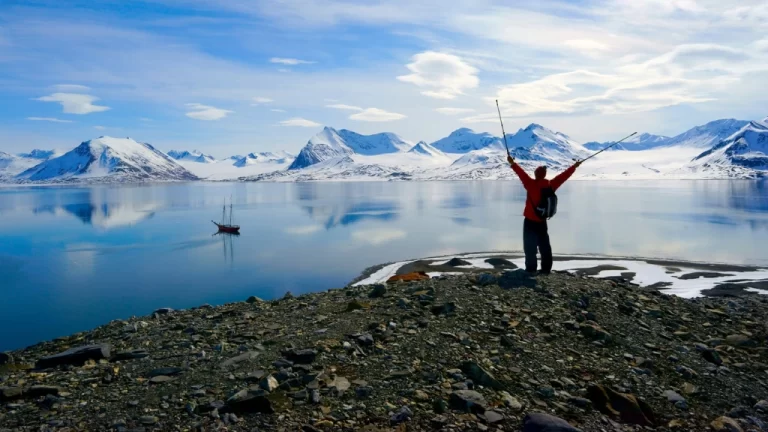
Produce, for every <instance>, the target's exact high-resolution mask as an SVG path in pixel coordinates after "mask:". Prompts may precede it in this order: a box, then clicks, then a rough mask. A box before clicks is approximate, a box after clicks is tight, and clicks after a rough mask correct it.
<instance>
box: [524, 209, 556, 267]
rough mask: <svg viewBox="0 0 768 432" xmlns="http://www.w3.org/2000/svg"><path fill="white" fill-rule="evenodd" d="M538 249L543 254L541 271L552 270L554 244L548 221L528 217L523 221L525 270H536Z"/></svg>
mask: <svg viewBox="0 0 768 432" xmlns="http://www.w3.org/2000/svg"><path fill="white" fill-rule="evenodd" d="M536 249H538V250H539V253H540V254H541V272H542V273H549V272H550V271H551V270H552V246H551V245H550V244H549V233H548V232H547V223H546V222H536V221H533V220H530V219H528V218H526V219H525V221H524V222H523V250H524V251H525V271H527V272H535V271H536Z"/></svg>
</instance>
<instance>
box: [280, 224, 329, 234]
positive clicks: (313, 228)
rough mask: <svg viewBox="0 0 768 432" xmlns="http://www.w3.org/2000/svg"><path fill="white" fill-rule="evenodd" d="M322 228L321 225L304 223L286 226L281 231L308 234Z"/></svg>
mask: <svg viewBox="0 0 768 432" xmlns="http://www.w3.org/2000/svg"><path fill="white" fill-rule="evenodd" d="M322 229H323V227H322V226H321V225H305V226H295V227H288V228H285V229H284V230H283V231H285V232H286V233H287V234H294V235H308V234H314V233H316V232H318V231H321V230H322Z"/></svg>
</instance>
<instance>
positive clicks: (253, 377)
mask: <svg viewBox="0 0 768 432" xmlns="http://www.w3.org/2000/svg"><path fill="white" fill-rule="evenodd" d="M266 374H267V373H266V372H264V371H263V370H257V371H253V372H248V375H246V376H245V380H246V381H248V382H259V381H261V379H262V378H264V376H265V375H266Z"/></svg>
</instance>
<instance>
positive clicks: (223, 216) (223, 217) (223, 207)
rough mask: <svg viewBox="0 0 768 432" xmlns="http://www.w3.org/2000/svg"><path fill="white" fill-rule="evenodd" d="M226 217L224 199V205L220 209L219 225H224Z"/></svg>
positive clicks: (225, 201) (225, 202) (225, 200)
mask: <svg viewBox="0 0 768 432" xmlns="http://www.w3.org/2000/svg"><path fill="white" fill-rule="evenodd" d="M226 217H227V199H226V198H224V205H223V206H222V208H221V224H222V225H224V222H225V221H226Z"/></svg>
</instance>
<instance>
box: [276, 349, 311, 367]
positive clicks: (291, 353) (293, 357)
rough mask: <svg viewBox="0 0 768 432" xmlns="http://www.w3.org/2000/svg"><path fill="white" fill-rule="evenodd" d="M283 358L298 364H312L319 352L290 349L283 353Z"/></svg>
mask: <svg viewBox="0 0 768 432" xmlns="http://www.w3.org/2000/svg"><path fill="white" fill-rule="evenodd" d="M283 356H284V357H285V358H287V359H288V360H290V361H292V362H294V363H296V364H312V363H313V362H314V361H315V358H317V351H315V350H313V349H300V350H297V349H290V350H285V351H283Z"/></svg>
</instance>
